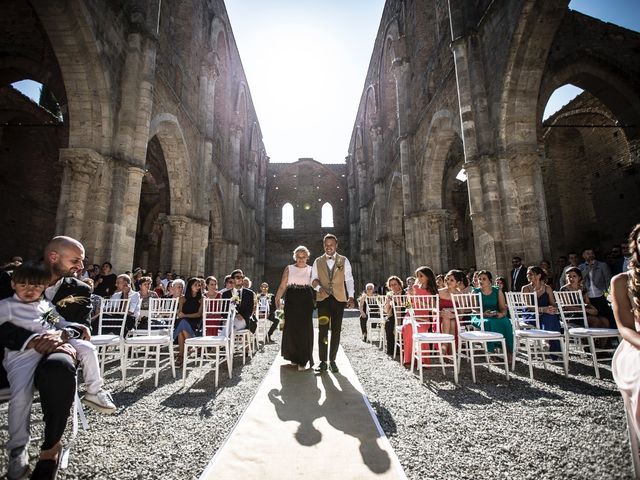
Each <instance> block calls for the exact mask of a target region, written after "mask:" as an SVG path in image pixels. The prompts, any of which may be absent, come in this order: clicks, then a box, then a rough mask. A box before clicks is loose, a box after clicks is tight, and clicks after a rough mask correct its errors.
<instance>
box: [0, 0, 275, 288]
mask: <svg viewBox="0 0 640 480" xmlns="http://www.w3.org/2000/svg"><path fill="white" fill-rule="evenodd" d="M0 19H2V20H0V22H1V26H2V31H3V38H2V40H0V53H1V54H2V56H3V58H4V59H5V60H4V61H3V63H2V65H1V66H0V79H2V84H1V85H7V84H8V83H11V82H14V81H17V80H22V79H25V78H29V79H33V80H36V81H39V82H40V83H43V84H45V85H47V86H48V87H49V88H51V90H52V91H53V92H54V94H55V96H56V98H57V99H58V101H59V103H60V106H61V110H62V113H63V116H64V122H63V125H64V126H63V127H61V128H62V132H63V134H62V135H61V136H60V138H59V139H58V144H52V143H51V142H50V144H49V147H50V151H49V155H50V158H49V159H44V158H40V159H38V158H34V155H35V153H34V155H27V154H26V153H25V155H27V156H29V157H30V161H31V162H32V163H33V165H34V167H35V169H36V170H37V169H41V170H42V171H45V172H49V173H48V184H47V185H46V186H45V187H48V188H46V190H47V192H48V193H47V196H46V199H44V198H43V199H42V201H41V202H40V203H39V204H38V205H37V206H36V207H37V208H41V207H42V206H43V204H45V203H46V204H47V206H48V207H51V205H53V208H49V210H47V212H48V213H47V212H45V213H44V216H45V217H46V218H43V219H42V221H43V224H44V225H46V228H45V229H43V232H46V234H44V235H45V236H49V235H50V234H53V233H57V234H67V235H71V236H74V237H76V238H78V239H80V240H81V241H82V242H83V243H84V244H85V247H86V249H87V256H88V258H89V259H90V260H91V261H95V262H96V263H101V262H102V261H105V260H110V261H111V262H112V263H113V264H114V268H115V270H116V271H123V270H128V269H131V268H132V267H133V266H134V265H142V266H143V267H147V268H150V269H154V270H155V269H162V270H173V271H176V272H178V273H181V274H183V275H190V274H200V275H202V274H205V273H206V274H211V273H213V274H216V275H219V276H223V275H224V274H225V273H227V272H229V271H230V270H231V269H232V268H233V267H236V266H239V267H242V268H244V269H245V270H246V271H247V273H249V274H252V275H254V276H255V275H260V274H261V273H262V269H263V257H262V253H261V252H263V251H264V191H265V189H264V186H265V175H266V165H267V164H268V157H267V155H266V152H265V149H264V145H263V143H262V135H261V132H260V125H259V122H258V118H257V115H256V112H255V110H254V108H253V104H252V101H251V95H250V92H249V89H248V86H247V81H246V78H245V75H244V71H243V69H242V64H241V61H240V56H239V52H238V50H237V47H236V44H235V41H234V38H233V33H232V30H231V25H230V24H229V19H228V17H227V13H226V10H225V6H224V3H223V1H222V0H212V1H207V2H204V1H190V2H183V1H171V0H170V1H163V2H159V1H157V0H154V1H150V2H137V1H128V0H119V1H116V2H101V1H80V0H53V1H42V0H33V1H18V0H10V1H7V2H3V4H2V5H1V6H0ZM0 113H1V112H0ZM23 132H26V130H23ZM8 133H9V136H7V131H6V129H5V131H4V132H3V137H2V140H0V141H2V143H3V147H5V146H6V145H11V147H12V149H14V150H15V149H20V148H21V146H22V145H27V144H33V141H34V140H33V139H34V138H37V134H32V135H26V136H25V134H24V133H23V134H21V135H22V137H21V136H19V135H17V134H16V135H14V134H13V133H12V132H8ZM36 141H40V140H36ZM150 145H151V147H149V146H150ZM56 158H57V160H58V161H57V162H56V161H52V159H56ZM4 162H6V161H5V160H3V165H5V166H6V163H4ZM45 163H46V164H47V165H46V167H45V165H44V164H45ZM24 185H25V189H27V190H30V189H35V188H37V189H42V188H43V186H42V185H39V184H38V183H37V181H36V180H35V179H34V180H33V181H29V182H26V183H25V184H24ZM56 205H57V209H56V207H55V206H56ZM10 206H13V205H12V204H10ZM141 208H142V209H143V211H140V209H141ZM19 216H21V217H23V216H25V211H24V210H20V214H19ZM239 218H241V220H242V221H241V222H239V221H238V219H239ZM5 221H6V222H9V220H8V219H6V220H3V224H4V222H5ZM41 237H42V236H36V235H32V236H28V235H27V236H26V238H23V237H22V235H21V236H20V240H19V241H20V242H21V243H22V244H23V246H24V249H23V250H21V251H15V246H8V247H7V248H8V249H9V248H10V249H14V250H11V251H9V250H7V251H2V252H0V253H2V254H3V255H10V254H24V255H26V254H28V255H31V253H32V252H34V251H39V250H40V249H41V248H42V246H43V239H42V238H41Z"/></svg>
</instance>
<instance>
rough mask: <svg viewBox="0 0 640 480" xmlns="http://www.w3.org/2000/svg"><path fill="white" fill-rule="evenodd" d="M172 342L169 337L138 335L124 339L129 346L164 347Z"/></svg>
mask: <svg viewBox="0 0 640 480" xmlns="http://www.w3.org/2000/svg"><path fill="white" fill-rule="evenodd" d="M170 341H171V340H170V338H169V337H168V336H167V335H138V336H135V337H127V338H125V339H124V343H125V344H127V345H164V344H166V343H169V342H170Z"/></svg>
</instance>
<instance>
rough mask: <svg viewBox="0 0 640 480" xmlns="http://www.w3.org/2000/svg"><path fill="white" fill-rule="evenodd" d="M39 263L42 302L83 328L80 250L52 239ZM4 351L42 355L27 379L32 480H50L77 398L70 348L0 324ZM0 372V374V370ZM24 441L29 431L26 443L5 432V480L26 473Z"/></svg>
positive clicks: (58, 339) (58, 337)
mask: <svg viewBox="0 0 640 480" xmlns="http://www.w3.org/2000/svg"><path fill="white" fill-rule="evenodd" d="M44 258H45V262H46V264H47V265H48V267H49V270H50V274H51V276H50V279H49V280H48V282H47V284H48V288H47V289H46V290H45V297H46V298H47V299H48V300H50V301H51V302H52V303H54V304H56V309H57V311H58V313H59V314H60V315H61V316H62V317H63V318H65V319H66V320H68V321H71V322H75V323H81V324H85V325H88V324H89V323H90V322H89V313H90V305H89V301H88V297H89V287H88V286H87V285H86V284H84V283H82V282H80V281H79V280H78V279H76V278H75V277H74V274H75V272H76V271H77V270H78V268H80V267H81V266H82V265H83V262H82V260H83V258H84V247H83V246H82V244H81V243H80V242H78V241H77V240H75V239H73V238H70V237H62V236H60V237H55V238H53V239H52V240H51V241H50V242H49V243H48V244H47V246H46V248H45V253H44ZM29 283H31V282H29ZM36 283H37V282H34V284H36ZM9 288H10V286H9ZM11 295H13V291H12V293H11ZM11 295H10V296H11ZM71 296H73V298H74V299H83V298H84V299H86V301H82V300H80V301H78V300H76V301H74V302H70V301H64V302H63V300H67V299H68V298H69V297H71ZM5 350H6V351H14V352H26V351H30V350H34V351H35V352H37V353H38V354H41V355H42V356H43V358H42V360H41V361H40V362H39V363H38V365H37V367H36V369H35V373H34V375H33V377H32V381H33V383H34V385H35V386H36V388H37V389H38V391H39V392H40V402H41V404H42V411H43V412H44V414H43V417H44V436H43V443H42V446H41V451H40V457H39V460H38V463H37V464H36V466H35V469H34V471H33V473H32V477H31V478H54V477H55V473H56V470H57V464H58V459H59V454H60V452H61V450H62V435H63V433H64V430H65V428H66V425H67V419H68V418H69V413H70V410H71V405H72V404H73V399H74V396H75V393H76V362H75V355H76V352H75V349H74V348H73V347H72V346H71V345H69V344H68V343H67V342H66V341H65V340H63V339H62V332H54V333H45V334H38V335H36V336H34V334H33V332H32V331H30V330H27V329H25V328H22V327H18V326H16V325H13V324H11V323H10V322H5V323H3V324H2V325H0V351H2V352H4V351H5ZM0 370H2V372H3V373H4V370H3V369H2V368H0ZM1 376H2V375H0V377H1ZM12 388H13V387H12ZM29 410H30V405H29ZM11 422H12V421H11V420H10V423H11ZM28 440H29V438H28V430H27V435H26V438H25V437H24V436H23V437H22V439H21V438H20V436H19V435H18V436H12V435H11V429H10V439H9V442H7V445H6V447H7V448H9V449H10V454H9V465H8V467H9V472H8V477H9V478H20V477H22V476H24V474H25V472H26V471H27V469H28V461H29V457H28V452H27V449H26V443H27V442H28Z"/></svg>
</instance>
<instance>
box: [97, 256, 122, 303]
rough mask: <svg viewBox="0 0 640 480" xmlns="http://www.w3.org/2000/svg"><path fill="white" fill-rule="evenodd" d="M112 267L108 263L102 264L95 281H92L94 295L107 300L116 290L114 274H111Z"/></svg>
mask: <svg viewBox="0 0 640 480" xmlns="http://www.w3.org/2000/svg"><path fill="white" fill-rule="evenodd" d="M112 268H113V265H111V263H110V262H104V263H103V264H102V270H101V274H100V275H99V276H98V278H97V279H94V282H95V288H94V292H95V294H96V295H100V296H101V297H104V298H109V297H110V296H111V295H113V292H115V290H116V278H117V277H116V274H115V273H112V272H111V269H112Z"/></svg>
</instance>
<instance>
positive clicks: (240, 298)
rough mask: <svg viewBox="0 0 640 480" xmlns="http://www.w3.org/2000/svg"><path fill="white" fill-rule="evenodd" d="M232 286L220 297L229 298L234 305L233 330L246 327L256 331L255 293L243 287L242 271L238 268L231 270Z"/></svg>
mask: <svg viewBox="0 0 640 480" xmlns="http://www.w3.org/2000/svg"><path fill="white" fill-rule="evenodd" d="M231 278H232V279H233V282H234V284H233V288H231V289H229V290H226V291H224V292H223V293H222V298H230V299H232V300H233V302H234V303H235V305H236V316H235V318H234V320H233V322H232V325H231V326H232V328H233V330H234V331H235V330H242V329H243V328H248V329H249V330H250V331H251V332H255V331H256V326H257V324H256V321H255V320H254V318H253V312H254V309H255V293H253V292H252V291H251V290H249V289H248V288H244V287H243V280H244V273H243V272H242V270H240V269H236V270H234V271H233V272H231Z"/></svg>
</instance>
